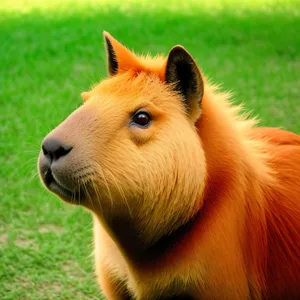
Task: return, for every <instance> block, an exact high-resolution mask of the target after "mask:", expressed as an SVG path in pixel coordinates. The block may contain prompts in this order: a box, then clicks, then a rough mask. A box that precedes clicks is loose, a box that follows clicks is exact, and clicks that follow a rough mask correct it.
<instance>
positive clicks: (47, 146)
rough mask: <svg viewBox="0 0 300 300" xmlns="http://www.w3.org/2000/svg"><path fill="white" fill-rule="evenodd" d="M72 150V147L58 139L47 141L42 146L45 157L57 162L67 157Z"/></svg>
mask: <svg viewBox="0 0 300 300" xmlns="http://www.w3.org/2000/svg"><path fill="white" fill-rule="evenodd" d="M72 148H73V147H72V146H70V145H67V144H64V143H62V142H61V141H59V140H56V139H47V140H45V141H44V143H43V145H42V150H43V153H44V155H45V156H47V157H48V158H50V159H51V160H57V159H59V158H60V157H62V156H65V155H67V154H68V153H69V152H70V151H71V150H72Z"/></svg>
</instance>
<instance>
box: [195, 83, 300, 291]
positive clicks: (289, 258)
mask: <svg viewBox="0 0 300 300" xmlns="http://www.w3.org/2000/svg"><path fill="white" fill-rule="evenodd" d="M230 96H231V95H230V93H221V92H218V87H217V86H215V85H213V84H206V86H205V95H204V100H203V115H202V116H201V117H200V120H199V122H198V123H197V128H198V130H199V131H200V133H199V136H200V138H202V141H203V145H204V148H205V144H206V143H207V142H208V141H207V140H206V137H205V136H204V140H203V133H207V132H205V130H201V127H202V126H204V124H205V123H206V122H210V120H211V122H217V124H219V125H220V126H222V127H220V132H219V133H218V132H217V131H216V132H211V133H210V136H209V138H210V139H218V138H220V139H222V141H223V143H225V144H226V143H229V144H230V145H231V147H232V148H231V149H232V151H233V152H234V153H230V149H229V148H227V149H224V145H221V144H219V145H217V143H216V144H213V143H214V142H209V143H210V144H212V145H213V147H218V146H219V147H220V148H221V149H222V151H224V152H223V153H222V156H223V157H222V159H223V160H224V159H225V160H226V159H228V160H230V161H231V164H233V165H235V166H232V165H229V166H228V167H229V168H232V169H231V171H232V172H236V174H238V175H237V176H240V178H237V177H235V178H234V180H235V182H236V183H237V184H240V186H244V189H245V190H244V192H245V196H246V203H245V205H246V206H245V207H246V212H245V231H244V234H245V236H244V238H243V237H241V240H242V243H244V249H245V253H244V255H245V257H247V260H248V266H247V267H248V268H249V272H250V274H251V276H250V278H251V279H250V281H252V282H251V285H252V289H253V294H255V293H259V290H261V291H263V292H264V293H265V294H266V293H268V294H270V293H271V294H272V295H274V296H276V293H278V294H280V293H283V292H285V293H286V292H288V294H289V295H295V294H293V293H297V292H299V288H298V291H296V289H297V288H296V285H295V280H296V282H297V280H298V281H299V279H300V249H299V247H297V246H296V243H295V241H297V240H300V217H299V216H300V201H299V200H300V199H299V193H300V189H299V188H298V189H296V186H298V184H297V183H296V182H297V178H299V176H300V171H299V170H298V169H297V168H296V169H295V165H294V162H295V163H296V164H297V163H298V164H299V162H300V137H299V136H297V135H296V134H294V133H291V132H286V131H283V130H281V129H277V128H263V127H258V124H259V121H258V120H257V118H251V117H249V116H250V113H245V112H244V106H243V105H233V104H232V102H231V101H230ZM209 119H210V120H209ZM212 119H213V120H212ZM226 130H227V131H228V130H229V131H230V133H226ZM214 134H216V136H214ZM221 136H222V137H221ZM224 138H225V139H230V142H228V141H226V140H224ZM227 145H228V144H227ZM296 147H298V148H296ZM296 149H298V150H297V152H295V150H296ZM210 150H211V148H210V149H206V151H205V152H206V153H207V154H210ZM274 150H277V151H274ZM293 151H294V152H293ZM288 153H291V154H292V153H293V157H294V158H291V157H289V155H288ZM211 157H212V159H209V158H208V169H209V171H208V172H211V171H210V170H213V169H214V168H215V164H216V162H215V161H217V162H219V160H218V158H217V157H216V155H215V154H212V156H211ZM214 160H215V161H214ZM281 166H284V168H283V169H281V168H282V167H281ZM228 174H229V177H230V176H233V177H234V175H232V174H230V171H229V173H228ZM209 176H210V177H211V178H212V177H213V176H217V175H216V174H209ZM220 180H222V181H223V182H224V181H226V180H228V179H227V178H226V175H225V176H223V178H222V179H220ZM243 182H244V183H243ZM210 184H211V183H208V185H210ZM240 192H241V191H240ZM238 193H239V192H237V195H238ZM236 201H237V202H238V201H240V200H239V199H238V198H237V199H236ZM237 205H238V204H237ZM241 220H242V218H241ZM249 224H251V225H249ZM287 270H288V271H287ZM284 276H286V278H284ZM295 276H296V278H297V279H295ZM289 289H290V290H289Z"/></svg>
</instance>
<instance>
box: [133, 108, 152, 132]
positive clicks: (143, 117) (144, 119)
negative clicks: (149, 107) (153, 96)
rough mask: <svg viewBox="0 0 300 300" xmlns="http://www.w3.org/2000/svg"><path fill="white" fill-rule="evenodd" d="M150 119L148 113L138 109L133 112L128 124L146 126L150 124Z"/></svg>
mask: <svg viewBox="0 0 300 300" xmlns="http://www.w3.org/2000/svg"><path fill="white" fill-rule="evenodd" d="M151 120H152V117H151V115H150V113H148V112H146V111H142V110H140V111H138V112H136V113H135V115H134V116H133V118H132V120H131V122H130V125H136V126H138V127H141V128H147V127H149V126H150V123H151Z"/></svg>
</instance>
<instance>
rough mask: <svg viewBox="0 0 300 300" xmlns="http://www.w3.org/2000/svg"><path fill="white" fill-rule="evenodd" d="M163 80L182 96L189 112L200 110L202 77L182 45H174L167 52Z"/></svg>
mask: <svg viewBox="0 0 300 300" xmlns="http://www.w3.org/2000/svg"><path fill="white" fill-rule="evenodd" d="M165 81H166V83H168V84H171V85H172V88H173V89H174V90H175V91H177V92H178V93H180V94H181V95H182V96H183V99H184V103H185V106H186V109H187V112H188V113H189V114H193V113H194V112H195V111H200V105H201V102H202V97H203V92H204V90H203V88H204V87H203V79H202V76H201V72H200V70H199V69H198V66H197V64H196V62H195V61H194V59H193V58H192V56H191V55H190V54H189V53H188V52H187V51H186V50H185V49H184V48H183V47H182V46H175V47H173V48H172V49H171V51H170V52H169V55H168V58H167V64H166V70H165Z"/></svg>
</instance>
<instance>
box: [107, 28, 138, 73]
mask: <svg viewBox="0 0 300 300" xmlns="http://www.w3.org/2000/svg"><path fill="white" fill-rule="evenodd" d="M103 36H104V41H105V48H106V54H107V67H108V74H109V75H110V76H113V75H116V74H118V73H121V72H124V71H126V70H129V69H138V67H139V61H138V59H137V57H136V56H135V55H134V53H132V52H131V51H130V50H129V49H127V48H126V47H125V46H123V45H122V44H121V43H120V42H118V41H117V40H116V39H114V38H113V37H112V36H111V35H110V34H109V33H108V32H106V31H104V32H103Z"/></svg>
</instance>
